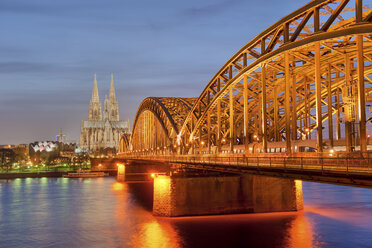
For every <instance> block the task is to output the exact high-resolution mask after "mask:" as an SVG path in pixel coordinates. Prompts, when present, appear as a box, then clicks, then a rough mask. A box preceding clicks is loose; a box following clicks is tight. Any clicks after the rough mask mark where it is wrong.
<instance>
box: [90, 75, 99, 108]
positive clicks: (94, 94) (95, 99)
mask: <svg viewBox="0 0 372 248" xmlns="http://www.w3.org/2000/svg"><path fill="white" fill-rule="evenodd" d="M91 101H93V102H99V94H98V86H97V77H96V74H95V73H94V84H93V91H92V99H91Z"/></svg>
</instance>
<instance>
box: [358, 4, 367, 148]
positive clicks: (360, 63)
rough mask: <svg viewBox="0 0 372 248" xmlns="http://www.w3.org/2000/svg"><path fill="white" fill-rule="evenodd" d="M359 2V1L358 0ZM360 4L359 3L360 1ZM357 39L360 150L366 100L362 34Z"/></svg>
mask: <svg viewBox="0 0 372 248" xmlns="http://www.w3.org/2000/svg"><path fill="white" fill-rule="evenodd" d="M359 2H361V1H359ZM360 5H361V3H360ZM356 39H357V40H356V41H357V43H356V44H357V70H358V114H359V116H358V119H359V130H360V131H359V132H360V151H361V152H366V151H367V130H366V102H365V89H364V57H363V35H361V34H358V35H357V37H356Z"/></svg>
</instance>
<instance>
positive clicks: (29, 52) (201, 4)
mask: <svg viewBox="0 0 372 248" xmlns="http://www.w3.org/2000/svg"><path fill="white" fill-rule="evenodd" d="M307 2H309V0H285V1H280V0H265V1H249V0H246V1H241V0H220V1H217V0H214V1H211V0H205V1H196V0H188V1H150V0H142V1H141V0H139V1H125V0H105V1H102V0H79V1H76V0H63V1H61V0H60V1H57V0H55V1H50V0H32V1H30V0H2V1H1V2H0V30H1V31H0V32H1V39H0V51H1V52H0V53H1V57H0V82H1V88H0V127H1V129H0V144H9V143H10V144H17V143H29V142H33V141H36V140H53V139H54V138H55V135H56V134H57V133H58V132H59V130H60V129H62V130H63V132H64V133H65V134H66V135H67V139H68V140H75V141H78V140H79V135H80V128H81V121H82V119H87V116H88V109H89V101H90V97H91V93H92V87H93V76H94V73H97V81H98V89H99V93H100V99H101V101H103V99H104V97H105V94H108V90H109V86H110V74H111V73H113V74H114V81H115V87H116V96H117V99H118V102H119V111H120V119H122V120H127V119H130V122H131V123H132V122H133V119H134V116H135V113H136V111H137V108H138V106H139V104H140V103H141V101H142V100H143V99H144V98H145V97H148V96H179V97H197V96H199V94H200V93H201V91H202V90H203V88H204V87H205V86H206V84H207V83H208V82H209V80H210V79H211V78H212V77H213V75H214V74H215V73H216V72H217V71H218V70H219V69H220V67H221V66H222V65H223V64H224V63H225V62H226V61H227V60H228V59H229V58H230V57H232V56H233V55H234V54H235V52H237V51H238V50H239V49H240V48H241V47H242V46H244V45H245V44H246V43H248V42H249V41H250V40H251V39H252V38H254V37H255V36H256V35H258V34H259V33H260V32H262V31H263V30H264V29H266V28H267V27H269V26H270V25H272V24H273V23H274V22H276V21H278V20H279V19H280V18H282V17H284V16H285V15H287V14H289V13H290V12H292V11H294V10H296V9H298V8H299V7H301V6H302V5H304V4H306V3H307Z"/></svg>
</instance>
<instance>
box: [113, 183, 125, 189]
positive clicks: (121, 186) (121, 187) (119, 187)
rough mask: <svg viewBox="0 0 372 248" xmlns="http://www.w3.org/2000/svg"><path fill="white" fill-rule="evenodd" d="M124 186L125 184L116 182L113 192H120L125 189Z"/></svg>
mask: <svg viewBox="0 0 372 248" xmlns="http://www.w3.org/2000/svg"><path fill="white" fill-rule="evenodd" d="M124 185H125V184H123V183H119V182H115V183H113V184H112V186H111V189H112V190H113V191H120V190H123V189H124Z"/></svg>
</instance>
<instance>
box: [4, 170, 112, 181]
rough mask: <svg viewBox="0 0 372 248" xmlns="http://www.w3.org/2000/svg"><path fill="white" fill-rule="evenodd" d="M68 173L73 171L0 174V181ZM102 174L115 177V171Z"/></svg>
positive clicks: (57, 175)
mask: <svg viewBox="0 0 372 248" xmlns="http://www.w3.org/2000/svg"><path fill="white" fill-rule="evenodd" d="M69 172H74V171H58V172H54V171H52V172H21V173H18V172H14V173H0V179H15V178H41V177H63V175H66V174H67V173H69ZM104 172H106V173H109V176H116V171H104Z"/></svg>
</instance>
